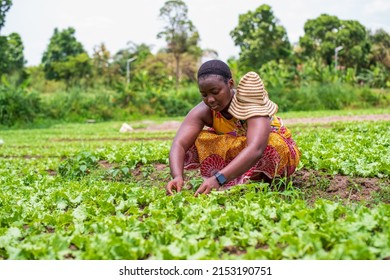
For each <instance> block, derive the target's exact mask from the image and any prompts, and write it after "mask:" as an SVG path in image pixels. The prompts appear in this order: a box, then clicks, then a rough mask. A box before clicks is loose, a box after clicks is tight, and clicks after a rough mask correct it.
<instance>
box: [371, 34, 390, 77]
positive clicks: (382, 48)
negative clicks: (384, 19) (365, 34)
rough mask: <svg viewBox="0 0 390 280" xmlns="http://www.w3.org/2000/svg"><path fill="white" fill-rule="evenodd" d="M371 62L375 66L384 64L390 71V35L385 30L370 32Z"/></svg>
mask: <svg viewBox="0 0 390 280" xmlns="http://www.w3.org/2000/svg"><path fill="white" fill-rule="evenodd" d="M370 40H371V44H372V48H371V61H372V63H373V64H376V63H377V62H379V63H382V64H383V65H384V66H385V67H386V68H387V70H390V35H389V33H387V32H386V31H385V30H384V29H378V30H376V31H375V32H374V33H371V32H370Z"/></svg>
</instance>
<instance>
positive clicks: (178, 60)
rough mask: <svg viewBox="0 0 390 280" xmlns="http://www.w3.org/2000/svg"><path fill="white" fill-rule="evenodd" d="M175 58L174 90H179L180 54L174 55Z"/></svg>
mask: <svg viewBox="0 0 390 280" xmlns="http://www.w3.org/2000/svg"><path fill="white" fill-rule="evenodd" d="M175 60H176V91H178V90H179V80H180V54H176V55H175Z"/></svg>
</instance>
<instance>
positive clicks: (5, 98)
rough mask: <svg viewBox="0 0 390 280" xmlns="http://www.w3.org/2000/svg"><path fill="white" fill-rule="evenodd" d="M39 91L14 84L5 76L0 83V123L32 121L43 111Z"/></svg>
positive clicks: (9, 123) (9, 124)
mask: <svg viewBox="0 0 390 280" xmlns="http://www.w3.org/2000/svg"><path fill="white" fill-rule="evenodd" d="M41 109H42V107H41V99H40V97H39V95H38V94H37V93H34V92H29V91H27V90H26V85H25V84H22V85H20V86H13V85H10V84H9V83H8V81H7V80H6V79H5V77H4V76H3V79H2V82H1V83H0V124H2V125H6V126H12V125H14V124H16V123H19V122H20V123H31V122H33V121H34V119H35V118H36V117H37V116H38V114H39V113H40V112H41Z"/></svg>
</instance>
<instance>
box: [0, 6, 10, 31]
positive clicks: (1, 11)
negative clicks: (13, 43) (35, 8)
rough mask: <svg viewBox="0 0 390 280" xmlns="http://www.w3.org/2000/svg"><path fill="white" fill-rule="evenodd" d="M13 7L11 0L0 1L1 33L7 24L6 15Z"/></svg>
mask: <svg viewBox="0 0 390 280" xmlns="http://www.w3.org/2000/svg"><path fill="white" fill-rule="evenodd" d="M11 6H12V1H11V0H0V31H1V29H2V28H3V27H4V24H5V14H6V13H7V12H8V11H9V9H10V8H11Z"/></svg>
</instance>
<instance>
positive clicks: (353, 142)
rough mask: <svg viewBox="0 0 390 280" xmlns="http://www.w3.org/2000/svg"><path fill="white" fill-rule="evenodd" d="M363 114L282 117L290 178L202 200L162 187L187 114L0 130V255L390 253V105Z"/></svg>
mask: <svg viewBox="0 0 390 280" xmlns="http://www.w3.org/2000/svg"><path fill="white" fill-rule="evenodd" d="M364 113H365V112H360V113H358V114H357V116H360V117H356V118H354V119H348V118H347V116H346V115H347V113H345V112H341V113H340V112H335V114H334V116H337V118H336V117H335V118H331V119H330V120H328V121H326V122H325V121H323V120H324V119H323V117H325V116H322V115H321V116H320V115H311V116H306V118H305V117H304V116H300V115H299V114H296V115H293V114H286V115H284V116H283V115H282V117H283V118H285V122H286V124H288V126H289V128H291V130H292V132H293V135H294V139H295V140H296V142H297V143H298V146H299V147H300V149H301V152H302V159H301V164H300V166H299V170H298V171H297V172H296V174H295V175H294V176H293V177H292V178H290V179H285V180H275V181H274V182H273V183H272V184H271V185H269V184H266V183H259V182H252V183H249V184H246V185H241V186H236V187H233V188H232V189H230V190H229V191H226V192H213V193H212V194H210V195H208V196H204V195H201V196H199V197H194V196H193V194H194V189H196V188H197V187H198V186H199V184H200V182H201V179H200V177H199V175H198V174H197V172H187V173H186V174H187V176H188V179H189V180H188V182H189V183H188V186H187V187H188V189H186V190H184V191H183V192H181V193H179V194H175V195H174V196H166V194H165V189H164V186H165V184H166V183H167V182H168V180H169V179H170V175H169V168H168V160H167V159H168V153H169V148H170V144H171V142H172V139H173V137H174V134H175V129H176V128H177V125H178V124H179V121H180V120H178V119H175V120H170V121H167V120H165V119H164V121H165V122H162V120H160V121H159V120H155V121H154V122H151V121H134V122H131V123H130V125H132V126H133V128H134V130H133V131H131V132H129V133H119V128H120V127H121V125H122V122H105V123H83V124H56V125H53V126H51V127H49V128H34V129H15V130H13V129H8V130H1V131H0V139H2V140H3V142H4V143H3V144H2V145H0V188H1V192H0V259H12V260H13V259H28V260H31V259H99V260H100V259H107V260H115V259H122V260H123V259H131V260H133V259H134V260H135V259H156V260H160V259H271V260H277V259H336V260H339V259H367V260H368V259H370V260H371V259H373V260H379V259H389V258H390V119H389V114H390V112H389V111H380V112H374V113H373V115H375V116H376V117H375V116H374V117H372V116H370V117H367V115H368V114H367V113H366V114H364ZM370 115H371V112H370ZM351 116H356V115H354V114H349V117H351ZM327 117H329V116H327ZM293 120H295V122H294V121H293ZM289 121H290V123H289Z"/></svg>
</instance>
